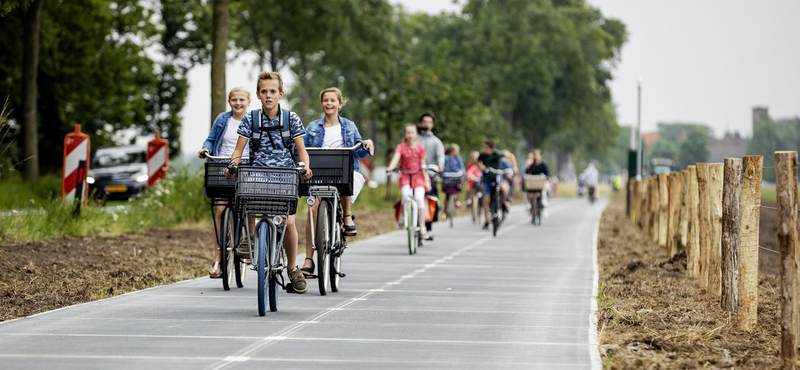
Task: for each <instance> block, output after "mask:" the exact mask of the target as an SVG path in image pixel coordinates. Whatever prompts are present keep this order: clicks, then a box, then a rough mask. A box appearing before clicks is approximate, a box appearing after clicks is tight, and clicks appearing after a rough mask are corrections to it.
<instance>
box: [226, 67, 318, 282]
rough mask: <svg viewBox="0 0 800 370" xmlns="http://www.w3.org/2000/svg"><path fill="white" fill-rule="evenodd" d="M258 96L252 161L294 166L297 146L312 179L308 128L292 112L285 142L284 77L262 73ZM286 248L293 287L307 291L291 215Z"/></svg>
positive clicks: (246, 124) (244, 133)
mask: <svg viewBox="0 0 800 370" xmlns="http://www.w3.org/2000/svg"><path fill="white" fill-rule="evenodd" d="M256 87H257V91H256V96H257V97H258V99H259V100H260V101H261V110H260V113H261V118H260V121H261V129H260V131H261V139H260V140H259V141H258V148H255V147H254V146H255V145H254V142H252V141H251V146H253V148H251V150H250V152H251V153H252V155H251V160H250V162H251V163H252V164H253V166H264V167H281V168H295V166H296V163H295V160H294V153H293V150H295V149H296V152H297V160H298V161H300V162H304V163H305V164H306V173H305V174H303V175H301V177H302V178H303V179H304V180H308V179H310V178H311V175H312V174H311V169H310V167H308V166H309V160H308V152H306V146H305V143H304V142H303V136H305V134H306V130H305V128H304V127H303V122H301V121H300V118H299V117H298V116H297V114H295V113H294V112H290V114H289V122H290V129H291V130H290V131H291V132H290V134H291V145H289V147H286V146H285V145H284V142H283V138H282V134H283V133H282V132H281V127H282V126H281V119H282V117H280V114H281V107H280V104H279V103H278V101H280V100H281V98H283V95H284V92H283V80H282V79H281V75H279V74H278V73H277V72H261V73H259V74H258V83H257V85H256ZM250 116H251V115H250V114H248V115H245V116H244V119H242V123H241V125H239V130H238V131H237V132H238V134H239V141H238V142H237V143H236V149H234V150H233V155H232V158H233V159H232V160H231V164H237V165H238V164H239V161H240V157H241V155H242V151H244V147H245V145H247V142H248V141H250V139H251V136H252V135H253V130H252V127H253V126H252V125H253V122H252V120H251V119H250ZM225 176H227V177H229V178H232V177H233V175H232V174H231V173H230V172H229V171H228V170H227V169H226V170H225ZM284 248H285V250H286V262H287V263H286V268H287V271H288V275H289V280H290V281H291V283H292V288H293V289H294V291H295V292H297V293H299V294H304V293H305V292H307V291H308V286H307V285H306V280H305V278H304V277H303V272H302V271H300V269H299V268H298V267H297V264H296V258H297V228H296V227H295V217H294V215H289V217H288V220H287V222H286V235H284Z"/></svg>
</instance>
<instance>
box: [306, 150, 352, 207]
mask: <svg viewBox="0 0 800 370" xmlns="http://www.w3.org/2000/svg"><path fill="white" fill-rule="evenodd" d="M307 151H308V156H309V161H310V162H311V165H310V167H309V168H311V172H312V174H313V176H312V177H311V178H310V179H308V180H300V196H301V197H306V196H308V189H309V188H310V187H312V186H333V187H335V188H336V190H338V191H339V196H343V197H348V196H351V195H353V166H354V163H355V162H354V159H353V153H352V152H351V151H350V150H346V149H314V148H308V149H307Z"/></svg>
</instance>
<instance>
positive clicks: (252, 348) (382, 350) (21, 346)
mask: <svg viewBox="0 0 800 370" xmlns="http://www.w3.org/2000/svg"><path fill="white" fill-rule="evenodd" d="M604 207H605V202H603V201H601V202H599V203H597V204H595V205H594V206H590V205H589V204H588V202H587V201H586V200H561V199H556V200H552V201H551V206H550V208H549V210H550V211H549V213H550V217H549V218H546V219H545V220H544V222H543V223H544V225H542V226H539V227H535V226H533V225H531V224H530V218H529V216H528V215H526V211H525V209H524V207H514V208H513V209H512V217H511V218H510V219H509V220H508V221H506V223H504V224H503V226H502V227H501V229H500V233H499V235H498V236H497V237H496V238H493V237H492V236H491V233H490V232H488V231H483V230H480V228H479V227H478V226H476V225H473V224H472V223H471V222H470V220H468V219H466V218H461V219H458V220H456V222H455V227H454V228H452V229H450V228H448V227H447V225H446V224H444V223H439V224H437V225H436V226H435V230H434V231H435V235H436V240H435V241H434V242H427V243H426V244H425V246H423V247H422V248H421V249H420V250H419V253H418V254H417V255H415V256H410V255H408V251H407V247H406V240H405V235H404V233H403V232H402V231H398V232H393V233H389V234H385V235H382V236H378V237H375V238H371V239H367V240H363V241H359V242H356V243H352V245H351V248H349V249H348V250H347V252H346V253H345V255H344V260H343V271H344V272H345V273H346V274H347V277H346V278H344V279H342V289H341V291H340V292H338V293H329V294H328V295H327V296H325V297H321V296H320V294H319V290H318V288H317V283H316V281H315V280H309V292H308V293H307V294H305V295H303V296H299V295H294V294H291V295H290V294H285V293H283V294H281V296H280V301H279V311H278V312H268V313H267V315H266V316H265V317H260V316H258V312H257V306H256V288H255V285H256V283H255V274H254V273H252V271H251V272H249V273H248V276H247V282H246V286H245V288H242V289H237V288H232V290H231V291H227V292H226V291H224V290H222V287H221V283H220V281H219V280H212V279H208V278H200V279H196V280H189V281H185V282H181V283H177V284H172V285H168V286H163V287H158V288H153V289H148V290H143V291H140V292H135V293H131V294H126V295H122V296H118V297H114V298H110V299H104V300H101V301H96V302H90V303H85V304H81V305H76V306H71V307H66V308H63V309H59V310H54V311H49V312H46V313H43V314H38V315H34V316H31V317H28V318H22V319H17V320H12V321H9V322H5V323H1V324H0V363H2V364H3V368H6V369H12V368H26V369H28V368H59V369H70V368H75V369H86V368H109V367H113V368H115V369H128V368H130V369H140V368H142V366H145V367H148V368H150V367H156V366H161V367H167V368H170V369H181V368H186V369H223V368H224V369H255V368H264V367H270V368H298V367H301V366H302V367H308V368H314V369H318V368H326V369H327V368H331V369H362V368H363V369H374V368H378V367H380V368H382V369H408V368H459V369H463V368H508V367H509V366H514V367H521V368H526V369H535V368H541V369H558V368H563V369H581V368H585V369H599V368H600V360H599V353H598V351H597V342H596V324H595V323H594V320H593V319H592V317H593V312H594V310H596V304H595V303H594V302H595V301H594V298H593V297H594V295H596V286H597V281H596V279H597V278H596V245H595V242H596V230H597V224H598V222H599V218H600V215H601V212H602V210H603V208H604Z"/></svg>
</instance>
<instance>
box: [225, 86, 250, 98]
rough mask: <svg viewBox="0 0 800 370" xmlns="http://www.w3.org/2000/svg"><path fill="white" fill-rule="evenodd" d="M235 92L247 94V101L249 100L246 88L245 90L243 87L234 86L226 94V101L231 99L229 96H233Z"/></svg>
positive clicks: (248, 92)
mask: <svg viewBox="0 0 800 370" xmlns="http://www.w3.org/2000/svg"><path fill="white" fill-rule="evenodd" d="M235 92H241V93H245V94H247V100H250V91H248V90H247V88H245V87H244V86H236V87H234V88H232V89H231V91H230V92H229V93H228V100H230V99H231V95H233V93H235Z"/></svg>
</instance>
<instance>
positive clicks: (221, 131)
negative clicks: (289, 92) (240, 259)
mask: <svg viewBox="0 0 800 370" xmlns="http://www.w3.org/2000/svg"><path fill="white" fill-rule="evenodd" d="M228 105H230V106H231V110H229V111H227V112H224V113H220V114H219V115H218V116H217V119H215V120H214V124H213V125H212V126H211V132H209V134H208V138H206V141H205V142H203V147H202V148H201V149H200V151H198V152H197V157H198V158H203V153H206V154H207V155H211V156H220V157H223V156H224V157H230V156H231V154H233V149H234V148H236V142H237V141H238V140H239V134H237V133H236V131H237V130H239V125H240V124H241V123H242V119H243V118H244V116H245V114H247V107H248V106H250V91H248V90H247V88H245V87H244V86H237V87H234V88H233V89H231V91H230V92H229V93H228ZM242 155H243V156H245V157H247V156H249V155H250V148H245V150H244V152H243V153H242ZM224 210H225V206H216V210H215V211H216V212H215V220H214V222H216V223H217V228H216V230H221V227H222V226H221V224H220V222H221V221H220V218H221V217H222V211H224ZM253 225H255V222H252V220H251V225H250V229H251V230H252V229H253V228H254V226H253ZM243 239H246V238H243ZM243 244H247V242H246V241H245V242H244V243H243ZM219 248H220V246H219V245H217V238H216V237H214V264H213V265H211V271H210V272H209V273H208V276H209V277H210V278H212V279H217V278H220V275H221V274H222V270H221V269H220V265H219V264H220V258H222V253H221V252H220V250H219Z"/></svg>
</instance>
